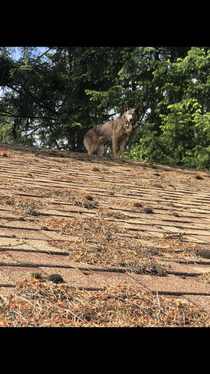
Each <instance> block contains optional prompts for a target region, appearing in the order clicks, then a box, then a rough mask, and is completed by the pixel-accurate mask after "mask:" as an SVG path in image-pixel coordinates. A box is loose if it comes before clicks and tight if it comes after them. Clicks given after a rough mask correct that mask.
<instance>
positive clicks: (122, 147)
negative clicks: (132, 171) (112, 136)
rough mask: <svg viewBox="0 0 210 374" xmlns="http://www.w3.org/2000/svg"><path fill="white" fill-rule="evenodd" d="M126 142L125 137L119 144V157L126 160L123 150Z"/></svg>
mask: <svg viewBox="0 0 210 374" xmlns="http://www.w3.org/2000/svg"><path fill="white" fill-rule="evenodd" d="M126 140H127V137H126V138H124V139H123V140H122V141H121V143H120V152H121V155H122V157H123V158H124V159H126V158H127V157H125V155H124V149H125V143H126Z"/></svg>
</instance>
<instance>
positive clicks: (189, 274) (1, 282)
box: [0, 143, 210, 313]
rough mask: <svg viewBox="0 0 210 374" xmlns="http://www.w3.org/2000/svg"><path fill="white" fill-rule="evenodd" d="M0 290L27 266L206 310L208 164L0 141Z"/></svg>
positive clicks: (87, 285)
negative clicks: (168, 163) (114, 156)
mask: <svg viewBox="0 0 210 374" xmlns="http://www.w3.org/2000/svg"><path fill="white" fill-rule="evenodd" d="M0 162H1V168H0V182H1V183H0V202H1V205H0V295H10V294H11V292H12V293H13V294H14V288H15V287H16V284H17V282H21V281H23V280H24V279H27V280H28V281H29V280H30V279H31V274H32V273H41V274H43V275H45V276H49V275H50V274H53V273H57V274H60V275H61V276H62V278H63V279H64V281H65V282H66V283H67V285H68V287H73V288H75V287H76V289H81V290H82V289H83V290H84V289H87V290H103V289H104V287H116V286H119V285H121V286H122V287H123V286H124V287H134V289H135V288H136V287H140V288H141V289H142V290H146V291H147V292H150V293H151V294H153V295H154V297H157V295H163V297H164V298H167V297H168V298H171V297H173V298H174V297H175V298H178V299H179V300H182V302H186V300H187V302H190V303H194V304H195V305H196V306H197V307H198V308H203V310H205V312H206V313H209V312H210V284H209V283H210V276H209V265H210V216H209V211H210V199H209V197H210V193H209V185H210V172H208V171H201V172H200V171H197V170H193V169H184V168H179V167H169V166H163V165H158V164H149V163H142V162H137V161H129V160H128V161H123V160H121V159H119V160H112V159H110V158H106V157H97V156H88V155H86V154H79V153H73V152H64V151H58V150H49V149H39V148H36V147H23V146H18V145H8V144H3V143H1V144H0Z"/></svg>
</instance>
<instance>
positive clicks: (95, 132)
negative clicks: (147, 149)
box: [84, 103, 140, 158]
mask: <svg viewBox="0 0 210 374" xmlns="http://www.w3.org/2000/svg"><path fill="white" fill-rule="evenodd" d="M139 109H140V104H138V105H137V106H136V107H135V108H134V109H131V108H129V107H128V104H127V103H125V105H124V113H123V115H122V116H121V117H119V118H116V119H114V120H112V121H108V122H106V123H104V124H102V125H98V126H95V127H93V128H92V129H90V130H89V131H88V132H87V133H86V134H85V137H84V146H85V148H86V149H87V151H88V154H89V155H92V154H96V155H98V156H103V154H104V144H105V143H106V142H112V149H113V153H114V157H115V158H117V157H118V154H117V142H119V143H120V152H121V155H122V157H123V158H125V155H124V149H125V143H126V140H127V139H128V138H129V136H130V134H131V133H132V129H133V127H132V126H133V125H134V123H135V122H136V121H137V120H138V119H139Z"/></svg>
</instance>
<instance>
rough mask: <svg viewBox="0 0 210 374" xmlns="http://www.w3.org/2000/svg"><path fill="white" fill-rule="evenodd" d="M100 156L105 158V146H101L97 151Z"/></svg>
mask: <svg viewBox="0 0 210 374" xmlns="http://www.w3.org/2000/svg"><path fill="white" fill-rule="evenodd" d="M96 154H97V155H98V156H103V154H104V144H100V145H99V146H98V148H97V150H96Z"/></svg>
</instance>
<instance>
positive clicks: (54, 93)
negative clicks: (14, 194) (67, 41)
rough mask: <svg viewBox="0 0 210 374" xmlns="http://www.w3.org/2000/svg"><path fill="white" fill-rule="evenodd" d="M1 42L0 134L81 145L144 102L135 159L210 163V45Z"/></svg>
mask: <svg viewBox="0 0 210 374" xmlns="http://www.w3.org/2000/svg"><path fill="white" fill-rule="evenodd" d="M15 50H16V49H15V48H6V47H1V48H0V120H1V125H0V141H2V142H9V143H19V144H25V145H35V144H39V145H40V146H45V147H58V148H61V149H69V150H72V151H83V150H84V148H83V137H84V134H85V133H86V131H87V130H88V129H89V128H90V127H91V126H95V125H97V124H100V123H103V122H105V121H107V120H110V119H111V118H114V117H116V116H118V115H121V114H122V111H123V104H124V102H128V104H129V106H130V107H134V106H135V105H136V104H137V103H140V106H141V109H140V118H139V121H138V122H137V123H136V124H135V127H134V131H133V133H132V136H131V137H130V138H129V141H128V143H127V145H126V152H127V156H129V157H130V158H131V159H139V160H145V159H146V160H148V161H150V162H159V163H167V164H171V165H182V166H189V167H196V168H204V169H210V100H209V91H210V48H208V47H202V48H200V47H199V48H198V47H192V48H190V47H155V46H153V47H135V46H132V47H46V49H45V51H44V52H43V53H41V52H40V49H39V48H38V47H19V48H18V52H19V53H18V56H19V57H18V59H17V58H16V59H15V58H14V53H15Z"/></svg>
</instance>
